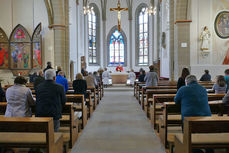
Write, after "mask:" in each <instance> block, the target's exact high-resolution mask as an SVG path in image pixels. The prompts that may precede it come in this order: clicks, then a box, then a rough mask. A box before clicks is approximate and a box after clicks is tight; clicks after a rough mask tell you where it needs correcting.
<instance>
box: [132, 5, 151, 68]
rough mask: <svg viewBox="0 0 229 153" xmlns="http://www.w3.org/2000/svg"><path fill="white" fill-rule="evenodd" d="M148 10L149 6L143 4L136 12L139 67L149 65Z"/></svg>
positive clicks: (137, 59)
mask: <svg viewBox="0 0 229 153" xmlns="http://www.w3.org/2000/svg"><path fill="white" fill-rule="evenodd" d="M147 9H148V6H147V4H145V3H142V4H140V5H139V6H138V7H137V9H136V12H135V22H136V23H135V28H136V30H135V31H136V37H135V38H136V40H135V42H136V43H135V44H136V61H137V62H136V63H137V66H144V65H145V66H146V65H149V15H148V13H147Z"/></svg>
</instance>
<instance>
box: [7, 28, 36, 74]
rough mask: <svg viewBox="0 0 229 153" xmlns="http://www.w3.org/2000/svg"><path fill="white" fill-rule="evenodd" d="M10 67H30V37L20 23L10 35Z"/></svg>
mask: <svg viewBox="0 0 229 153" xmlns="http://www.w3.org/2000/svg"><path fill="white" fill-rule="evenodd" d="M10 55H11V56H10V65H11V69H31V67H32V66H31V65H32V64H31V55H32V54H31V37H30V35H29V33H28V32H27V30H26V29H25V28H24V27H23V26H22V25H20V24H19V25H17V26H16V27H15V28H14V30H13V31H12V33H11V35H10Z"/></svg>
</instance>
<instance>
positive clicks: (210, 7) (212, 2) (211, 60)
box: [190, 0, 229, 78]
mask: <svg viewBox="0 0 229 153" xmlns="http://www.w3.org/2000/svg"><path fill="white" fill-rule="evenodd" d="M191 4H192V6H191V9H192V13H191V14H192V23H191V28H190V40H191V41H190V43H191V45H190V49H191V56H190V59H191V60H190V62H191V73H192V74H195V75H196V76H197V78H200V77H201V75H202V74H203V71H204V70H205V69H208V70H209V71H210V74H211V75H212V78H215V76H216V75H219V74H224V73H223V72H224V70H225V69H226V68H228V65H222V63H223V60H224V58H225V54H226V52H227V50H228V48H229V46H227V45H226V42H227V41H228V39H221V38H219V37H218V36H217V35H216V33H215V29H214V22H215V18H216V16H217V14H218V13H219V12H221V11H225V10H229V0H201V1H200V0H192V1H191ZM204 26H207V27H208V28H209V31H210V32H211V39H210V44H211V45H210V50H209V55H208V56H207V57H203V56H201V53H202V51H201V50H200V45H201V44H200V41H199V36H200V34H201V31H202V29H203V27H204Z"/></svg>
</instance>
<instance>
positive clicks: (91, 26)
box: [88, 3, 99, 65]
mask: <svg viewBox="0 0 229 153" xmlns="http://www.w3.org/2000/svg"><path fill="white" fill-rule="evenodd" d="M90 7H93V10H92V11H91V12H90V13H88V61H89V64H90V65H93V64H99V58H98V57H99V52H98V51H99V9H98V7H97V6H96V4H94V3H92V4H90Z"/></svg>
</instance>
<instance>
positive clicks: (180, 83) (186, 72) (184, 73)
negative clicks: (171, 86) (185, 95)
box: [177, 67, 190, 90]
mask: <svg viewBox="0 0 229 153" xmlns="http://www.w3.org/2000/svg"><path fill="white" fill-rule="evenodd" d="M188 75H190V72H189V69H188V68H186V67H185V68H183V69H182V72H181V76H180V77H179V79H178V81H177V90H178V89H180V87H182V86H185V78H186V77H187V76H188Z"/></svg>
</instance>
